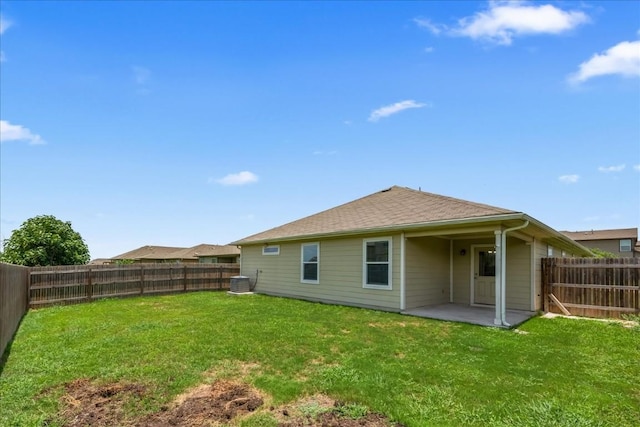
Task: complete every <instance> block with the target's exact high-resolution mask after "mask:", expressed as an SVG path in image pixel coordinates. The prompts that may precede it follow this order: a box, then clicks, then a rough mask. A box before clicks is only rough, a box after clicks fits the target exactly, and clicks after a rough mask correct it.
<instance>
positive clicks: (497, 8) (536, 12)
mask: <svg viewBox="0 0 640 427" xmlns="http://www.w3.org/2000/svg"><path fill="white" fill-rule="evenodd" d="M414 22H416V23H417V24H418V25H419V26H420V27H422V28H426V29H427V30H429V31H431V32H432V33H433V34H436V35H438V34H440V33H444V34H447V35H450V36H462V37H469V38H472V39H474V40H486V41H489V42H492V43H496V44H501V45H510V44H511V43H512V41H513V38H514V37H516V36H524V35H532V34H560V33H564V32H567V31H570V30H572V29H574V28H576V27H577V26H579V25H580V24H584V23H587V22H589V17H588V16H587V15H586V14H585V13H583V12H580V11H576V10H568V11H567V10H563V9H560V8H557V7H555V6H553V5H550V4H537V3H531V2H527V1H508V0H507V1H505V0H500V1H490V2H489V6H488V8H487V9H486V10H484V11H481V12H478V13H476V14H475V15H473V16H468V17H465V18H462V19H459V20H458V24H457V26H455V27H448V26H446V25H442V24H435V23H432V22H431V21H429V20H428V19H415V20H414Z"/></svg>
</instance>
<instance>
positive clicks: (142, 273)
mask: <svg viewBox="0 0 640 427" xmlns="http://www.w3.org/2000/svg"><path fill="white" fill-rule="evenodd" d="M142 294H144V265H140V295H142Z"/></svg>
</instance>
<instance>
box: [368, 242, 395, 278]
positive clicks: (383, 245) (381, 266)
mask: <svg viewBox="0 0 640 427" xmlns="http://www.w3.org/2000/svg"><path fill="white" fill-rule="evenodd" d="M363 247H364V248H363V252H364V254H363V257H364V265H363V272H362V274H363V282H364V284H363V286H364V287H365V288H372V289H391V239H390V238H384V239H380V238H378V239H365V240H364V245H363Z"/></svg>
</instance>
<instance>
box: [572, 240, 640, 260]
mask: <svg viewBox="0 0 640 427" xmlns="http://www.w3.org/2000/svg"><path fill="white" fill-rule="evenodd" d="M620 240H631V251H629V252H620ZM578 243H580V244H582V245H583V246H586V247H587V248H590V249H593V248H597V249H601V250H603V251H607V252H611V253H613V254H616V255H617V256H619V257H633V256H634V254H633V246H634V245H635V243H636V240H635V239H632V238H627V239H610V240H604V239H603V240H581V241H579V242H578Z"/></svg>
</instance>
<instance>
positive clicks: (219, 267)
mask: <svg viewBox="0 0 640 427" xmlns="http://www.w3.org/2000/svg"><path fill="white" fill-rule="evenodd" d="M223 268H224V267H223V266H222V265H219V266H218V289H222V270H223Z"/></svg>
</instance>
